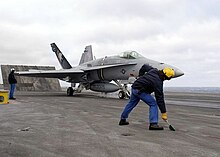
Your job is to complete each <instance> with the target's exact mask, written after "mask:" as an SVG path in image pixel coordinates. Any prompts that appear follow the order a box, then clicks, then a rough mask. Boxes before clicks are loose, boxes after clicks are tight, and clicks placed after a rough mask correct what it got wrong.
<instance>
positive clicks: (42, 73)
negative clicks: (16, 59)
mask: <svg viewBox="0 0 220 157" xmlns="http://www.w3.org/2000/svg"><path fill="white" fill-rule="evenodd" d="M83 73H84V71H82V70H79V69H61V70H34V71H16V72H15V75H20V76H29V77H46V78H66V77H74V75H79V74H83Z"/></svg>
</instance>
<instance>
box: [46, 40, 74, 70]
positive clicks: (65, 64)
mask: <svg viewBox="0 0 220 157" xmlns="http://www.w3.org/2000/svg"><path fill="white" fill-rule="evenodd" d="M50 45H51V47H52V51H53V52H55V54H56V56H57V59H58V60H59V62H60V65H61V66H62V68H63V69H70V68H72V66H71V65H70V63H69V62H68V61H67V59H66V58H65V56H64V55H63V54H62V52H61V51H60V50H59V48H58V47H57V45H56V44H55V43H52V44H50Z"/></svg>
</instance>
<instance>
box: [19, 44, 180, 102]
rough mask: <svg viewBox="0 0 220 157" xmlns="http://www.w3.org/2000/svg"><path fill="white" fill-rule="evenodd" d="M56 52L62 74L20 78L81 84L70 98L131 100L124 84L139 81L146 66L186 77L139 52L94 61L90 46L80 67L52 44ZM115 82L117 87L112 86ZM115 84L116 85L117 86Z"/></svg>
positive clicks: (49, 72) (38, 73)
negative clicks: (92, 94)
mask: <svg viewBox="0 0 220 157" xmlns="http://www.w3.org/2000/svg"><path fill="white" fill-rule="evenodd" d="M51 47H52V50H53V52H55V54H56V56H57V58H58V60H59V62H60V65H61V66H62V69H60V70H38V71H20V72H19V71H18V72H16V74H18V75H21V76H30V77H45V78H58V79H60V80H64V81H66V82H70V83H72V85H75V84H76V83H79V85H78V87H77V88H74V89H73V87H69V88H68V89H67V95H68V96H71V95H73V93H74V92H78V93H79V92H81V91H82V90H83V89H86V90H89V89H90V90H92V91H96V92H104V93H108V92H116V91H118V90H120V91H119V93H118V96H119V98H121V99H123V98H125V97H129V95H130V94H129V91H128V90H127V84H124V85H122V84H121V82H120V81H121V80H131V81H127V83H132V80H134V79H132V78H136V77H138V73H139V69H140V68H141V66H142V65H143V64H149V65H150V66H152V67H154V68H157V69H159V70H161V69H163V68H165V67H169V68H172V69H173V70H174V71H175V76H174V78H175V77H179V76H182V75H184V73H183V72H182V71H181V70H180V69H178V68H176V67H174V66H171V65H168V64H165V63H161V62H157V61H154V60H150V59H147V58H145V57H143V56H142V55H140V54H139V53H137V52H136V51H125V52H123V53H121V54H120V55H117V56H110V57H104V58H100V59H93V54H92V46H91V45H89V46H86V48H85V51H84V53H83V54H82V57H81V60H80V63H79V65H78V66H75V67H72V66H71V65H70V63H69V62H68V61H67V59H66V58H65V56H64V55H63V53H62V52H61V51H60V50H59V48H58V47H57V46H56V44H55V43H52V44H51ZM112 81H113V83H112ZM114 82H115V83H114Z"/></svg>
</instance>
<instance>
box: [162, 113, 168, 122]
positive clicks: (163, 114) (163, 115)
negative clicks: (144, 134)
mask: <svg viewBox="0 0 220 157" xmlns="http://www.w3.org/2000/svg"><path fill="white" fill-rule="evenodd" d="M161 118H162V119H163V120H167V113H166V112H165V113H162V116H161Z"/></svg>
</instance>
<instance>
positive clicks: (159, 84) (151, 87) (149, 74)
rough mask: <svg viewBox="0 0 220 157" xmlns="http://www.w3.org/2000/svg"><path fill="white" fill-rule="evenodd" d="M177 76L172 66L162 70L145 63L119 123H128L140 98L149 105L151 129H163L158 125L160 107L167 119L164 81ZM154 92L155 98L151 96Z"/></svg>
mask: <svg viewBox="0 0 220 157" xmlns="http://www.w3.org/2000/svg"><path fill="white" fill-rule="evenodd" d="M174 76H175V72H174V70H173V69H172V68H169V67H166V68H164V69H162V70H158V69H156V68H153V67H151V66H150V65H148V64H144V65H143V66H142V67H141V69H140V70H139V78H138V79H137V80H136V81H135V82H134V83H133V85H132V89H131V97H130V100H129V102H128V103H127V105H126V106H125V108H124V110H123V112H122V114H121V120H120V122H119V125H128V124H129V122H128V121H127V120H126V119H127V118H128V115H129V113H130V112H131V111H132V110H133V109H134V107H135V106H136V105H137V104H138V102H139V101H140V100H142V101H143V102H145V103H146V104H147V105H149V107H150V108H149V130H163V127H162V126H159V125H158V107H159V109H160V111H161V114H162V116H161V117H162V119H163V120H167V111H166V105H165V101H164V93H163V81H164V80H170V79H171V78H172V77H174ZM152 92H154V95H155V98H156V100H155V99H154V97H153V96H151V93H152Z"/></svg>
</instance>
